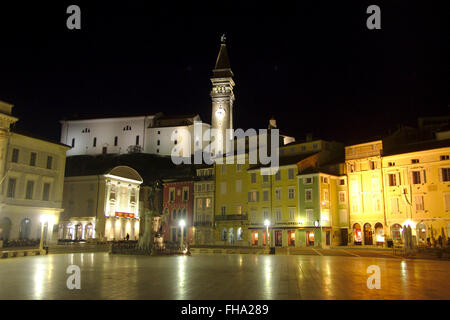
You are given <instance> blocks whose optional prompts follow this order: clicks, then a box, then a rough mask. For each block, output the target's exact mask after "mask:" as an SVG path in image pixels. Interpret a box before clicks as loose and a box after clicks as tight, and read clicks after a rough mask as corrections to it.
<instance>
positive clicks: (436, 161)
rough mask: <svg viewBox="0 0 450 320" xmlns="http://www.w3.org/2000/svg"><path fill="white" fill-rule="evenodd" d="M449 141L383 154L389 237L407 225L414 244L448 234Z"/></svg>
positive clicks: (449, 201) (399, 236) (396, 239)
mask: <svg viewBox="0 0 450 320" xmlns="http://www.w3.org/2000/svg"><path fill="white" fill-rule="evenodd" d="M449 158H450V140H443V141H432V142H424V143H421V144H415V145H407V146H404V147H402V148H399V149H398V150H396V151H395V152H390V153H389V154H386V155H385V156H384V157H383V176H384V181H385V184H384V197H385V199H386V205H385V210H386V220H387V226H388V232H389V237H390V238H392V239H393V240H394V241H400V240H401V230H402V227H404V226H405V225H410V226H411V228H412V234H413V236H416V243H417V244H426V242H428V241H427V239H428V238H429V240H430V243H431V244H433V243H434V241H437V240H438V238H439V236H441V237H442V238H443V239H444V241H445V240H446V239H447V237H449V233H450V160H449Z"/></svg>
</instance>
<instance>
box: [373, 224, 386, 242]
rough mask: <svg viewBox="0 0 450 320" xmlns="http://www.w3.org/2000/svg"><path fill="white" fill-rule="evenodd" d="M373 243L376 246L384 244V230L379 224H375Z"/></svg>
mask: <svg viewBox="0 0 450 320" xmlns="http://www.w3.org/2000/svg"><path fill="white" fill-rule="evenodd" d="M375 242H376V243H377V245H382V244H383V243H384V228H383V225H382V224H381V223H379V222H377V223H376V224H375Z"/></svg>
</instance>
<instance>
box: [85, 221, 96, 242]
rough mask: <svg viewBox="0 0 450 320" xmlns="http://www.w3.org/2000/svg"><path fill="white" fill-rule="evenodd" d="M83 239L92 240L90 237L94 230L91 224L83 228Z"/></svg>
mask: <svg viewBox="0 0 450 320" xmlns="http://www.w3.org/2000/svg"><path fill="white" fill-rule="evenodd" d="M85 229H86V230H85V232H84V234H85V239H86V240H87V239H92V236H93V235H94V228H93V227H92V223H88V224H87V225H86V227H85Z"/></svg>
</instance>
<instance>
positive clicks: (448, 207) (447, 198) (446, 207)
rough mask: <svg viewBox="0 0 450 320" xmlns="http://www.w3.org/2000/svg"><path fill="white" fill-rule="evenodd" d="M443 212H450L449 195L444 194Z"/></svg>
mask: <svg viewBox="0 0 450 320" xmlns="http://www.w3.org/2000/svg"><path fill="white" fill-rule="evenodd" d="M444 204H445V211H450V193H445V194H444Z"/></svg>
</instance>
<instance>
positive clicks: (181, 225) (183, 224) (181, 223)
mask: <svg viewBox="0 0 450 320" xmlns="http://www.w3.org/2000/svg"><path fill="white" fill-rule="evenodd" d="M178 225H179V226H180V228H181V239H180V249H182V248H183V229H184V226H185V225H186V221H184V220H180V222H179V223H178Z"/></svg>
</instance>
